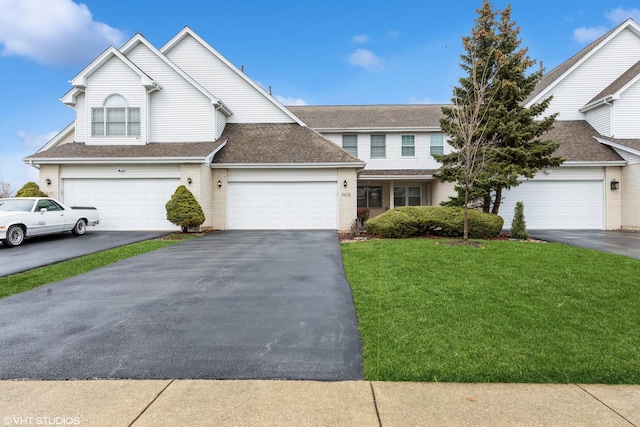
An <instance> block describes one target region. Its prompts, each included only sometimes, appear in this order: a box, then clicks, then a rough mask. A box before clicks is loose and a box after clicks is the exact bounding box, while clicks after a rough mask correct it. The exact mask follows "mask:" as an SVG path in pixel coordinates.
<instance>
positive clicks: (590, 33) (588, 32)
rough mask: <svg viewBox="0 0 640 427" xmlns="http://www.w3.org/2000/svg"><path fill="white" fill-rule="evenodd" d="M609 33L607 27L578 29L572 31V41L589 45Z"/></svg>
mask: <svg viewBox="0 0 640 427" xmlns="http://www.w3.org/2000/svg"><path fill="white" fill-rule="evenodd" d="M607 31H609V29H608V28H607V27H604V26H602V25H601V26H598V27H589V28H587V27H580V28H576V29H575V30H573V39H574V40H575V41H577V42H578V43H590V42H592V41H594V40H595V39H597V38H598V37H600V36H601V35H603V34H604V33H606V32H607Z"/></svg>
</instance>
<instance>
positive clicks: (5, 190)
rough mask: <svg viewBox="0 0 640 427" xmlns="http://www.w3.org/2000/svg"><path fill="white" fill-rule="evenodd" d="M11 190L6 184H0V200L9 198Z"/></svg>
mask: <svg viewBox="0 0 640 427" xmlns="http://www.w3.org/2000/svg"><path fill="white" fill-rule="evenodd" d="M12 194H13V190H12V189H11V184H9V183H8V182H0V198H4V197H11V195H12Z"/></svg>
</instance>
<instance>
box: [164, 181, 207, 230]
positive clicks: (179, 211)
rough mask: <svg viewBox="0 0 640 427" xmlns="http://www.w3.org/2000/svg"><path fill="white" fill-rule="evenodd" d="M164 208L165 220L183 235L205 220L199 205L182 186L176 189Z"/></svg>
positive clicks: (191, 194)
mask: <svg viewBox="0 0 640 427" xmlns="http://www.w3.org/2000/svg"><path fill="white" fill-rule="evenodd" d="M165 208H166V210H167V220H168V221H169V222H171V223H173V224H175V225H177V226H179V227H180V228H181V229H182V231H183V232H185V233H186V232H187V231H188V230H189V228H190V227H198V226H200V225H202V223H203V222H204V219H205V216H204V212H203V211H202V207H201V206H200V203H198V201H197V200H196V198H195V197H194V196H193V193H191V191H189V190H188V189H187V187H185V186H184V185H181V186H180V187H178V188H177V189H176V192H175V193H173V196H171V199H170V200H169V201H168V202H167V204H166V205H165Z"/></svg>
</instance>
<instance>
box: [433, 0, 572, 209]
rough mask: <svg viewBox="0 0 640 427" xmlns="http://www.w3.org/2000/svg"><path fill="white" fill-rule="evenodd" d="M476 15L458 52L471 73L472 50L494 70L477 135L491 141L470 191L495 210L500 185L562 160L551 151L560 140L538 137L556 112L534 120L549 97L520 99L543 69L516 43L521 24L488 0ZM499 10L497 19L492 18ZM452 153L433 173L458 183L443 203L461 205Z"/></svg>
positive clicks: (446, 119) (447, 116) (447, 110)
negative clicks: (535, 100)
mask: <svg viewBox="0 0 640 427" xmlns="http://www.w3.org/2000/svg"><path fill="white" fill-rule="evenodd" d="M478 14H479V16H478V18H477V19H476V26H475V27H474V29H473V30H472V36H471V37H470V38H469V37H466V38H463V45H464V48H465V51H466V54H464V55H462V56H461V58H462V64H461V68H462V69H463V70H464V71H466V72H467V74H469V73H470V70H471V69H470V66H469V64H470V63H471V62H470V58H472V57H473V55H476V56H484V62H483V63H484V64H486V66H487V67H493V71H494V74H491V73H490V72H489V75H493V79H492V81H491V87H490V89H489V91H490V96H488V99H490V100H491V102H490V103H487V104H486V105H485V106H484V108H485V114H483V116H482V118H483V120H486V122H485V126H484V127H483V128H482V129H483V130H484V132H483V135H482V137H483V138H484V139H486V141H490V142H491V143H492V144H490V145H489V144H485V145H486V146H487V148H486V150H485V152H484V164H483V168H482V171H480V172H479V173H478V176H477V177H476V179H475V181H474V184H473V188H472V189H470V191H469V195H470V198H471V199H472V200H473V199H475V200H479V203H481V204H482V207H483V210H484V211H485V212H489V211H491V212H492V213H494V214H498V212H499V209H500V202H501V198H502V190H503V189H509V188H512V187H515V186H517V185H519V183H520V181H518V178H519V177H521V176H523V177H527V178H533V176H534V175H535V174H536V172H538V171H539V170H540V169H543V168H547V167H556V166H559V165H560V164H562V162H563V159H562V158H561V157H554V156H553V153H554V152H555V151H556V150H557V148H558V146H559V143H557V142H554V141H551V140H543V139H541V136H542V135H543V134H544V133H545V132H547V131H548V130H550V129H551V128H552V127H553V123H554V121H555V118H556V115H555V114H553V115H550V116H547V117H544V118H542V119H541V120H540V119H538V120H537V118H539V116H541V115H542V113H544V111H545V110H546V109H547V108H548V106H549V103H550V102H551V98H547V99H545V100H543V101H541V102H539V103H537V104H534V105H532V106H531V107H528V108H526V107H524V100H525V99H527V97H528V96H529V95H530V94H531V93H532V92H533V90H534V88H535V86H536V85H537V83H538V82H539V81H540V79H541V78H542V75H543V70H542V69H541V70H539V71H537V72H533V73H529V70H530V68H531V67H533V66H534V65H535V63H536V61H535V60H532V59H531V58H530V57H529V56H528V54H527V52H528V49H527V48H521V47H520V45H521V40H520V39H519V38H518V37H519V33H520V28H519V27H518V26H517V25H516V23H514V22H512V21H511V6H510V5H509V6H507V7H506V8H505V9H504V10H502V11H498V12H494V11H493V8H492V6H491V3H490V2H489V0H483V3H482V8H481V9H479V10H478ZM498 15H499V17H500V19H499V20H496V16H498ZM476 72H477V70H476ZM468 81H469V76H465V77H463V78H461V79H460V84H461V88H455V90H454V99H453V101H454V103H455V102H456V101H459V99H457V98H456V96H455V95H456V93H461V92H459V90H460V89H461V90H462V91H464V90H465V88H466V87H467V86H468ZM462 100H463V101H464V99H462ZM442 111H443V113H444V116H445V117H444V118H443V119H442V120H441V126H442V129H443V131H444V132H447V133H449V132H448V129H450V126H448V123H450V122H451V118H452V116H451V111H450V107H443V109H442ZM449 135H450V136H451V137H452V138H453V140H452V142H453V143H452V144H451V145H452V146H453V147H454V149H458V147H457V144H456V136H455V135H453V134H449ZM452 157H453V156H452V155H445V156H438V157H437V158H436V159H437V160H439V161H441V162H442V163H443V167H442V169H441V170H440V172H439V173H438V174H437V177H438V179H440V180H441V181H444V182H456V183H457V185H456V187H455V188H456V191H457V193H458V196H457V197H452V198H451V200H450V201H449V202H447V204H449V205H451V204H453V205H462V203H463V197H462V196H463V186H461V185H460V176H461V171H460V169H459V166H458V165H457V164H456V162H455V161H454V159H453V158H452Z"/></svg>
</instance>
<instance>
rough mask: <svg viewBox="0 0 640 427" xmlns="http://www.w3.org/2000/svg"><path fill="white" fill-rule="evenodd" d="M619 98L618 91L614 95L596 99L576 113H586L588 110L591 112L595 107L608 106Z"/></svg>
mask: <svg viewBox="0 0 640 427" xmlns="http://www.w3.org/2000/svg"><path fill="white" fill-rule="evenodd" d="M619 98H620V92H619V91H618V92H617V93H616V94H615V95H607V96H605V97H604V98H600V99H596V100H595V101H593V102H590V103H588V104H587V105H585V106H584V107H582V108H580V109H579V110H578V111H580V112H581V113H586V112H587V111H589V110H592V109H594V108H596V107H599V106H601V105H603V104H608V103H609V101H615V100H617V99H619Z"/></svg>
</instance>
